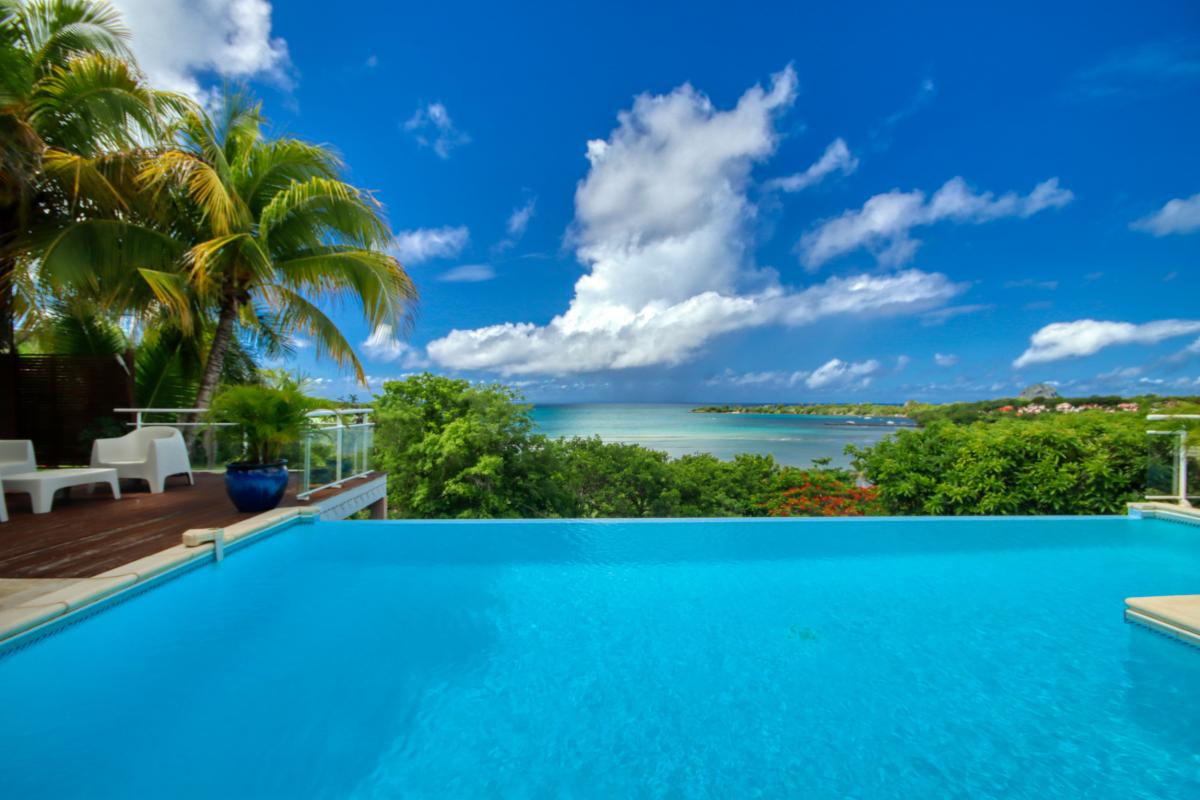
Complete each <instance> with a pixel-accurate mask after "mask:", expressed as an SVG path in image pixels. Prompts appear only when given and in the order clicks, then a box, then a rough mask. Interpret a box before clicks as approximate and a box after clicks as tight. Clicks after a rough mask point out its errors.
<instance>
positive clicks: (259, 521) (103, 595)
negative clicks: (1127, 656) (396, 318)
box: [0, 503, 1200, 657]
mask: <svg viewBox="0 0 1200 800" xmlns="http://www.w3.org/2000/svg"><path fill="white" fill-rule="evenodd" d="M325 511H327V509H324V508H322V507H321V506H319V505H317V506H305V507H289V508H277V509H273V510H271V511H267V512H264V513H262V514H258V515H257V516H254V517H251V518H250V519H247V520H243V521H241V522H238V523H235V524H233V525H230V526H228V527H226V528H193V529H190V530H187V531H185V532H184V533H183V536H182V542H181V543H180V544H178V545H175V546H174V547H170V548H168V549H166V550H161V551H159V552H157V553H154V554H153V555H149V556H145V557H143V558H140V559H137V560H135V561H132V562H130V563H128V564H123V565H121V566H119V567H116V568H114V569H110V570H107V571H105V572H102V573H100V574H99V575H96V576H92V577H88V578H77V579H74V580H72V581H71V582H70V583H69V584H67V585H66V586H61V587H59V588H56V589H54V590H51V591H48V592H46V593H44V594H39V595H35V596H32V597H29V598H27V599H25V600H23V601H22V602H20V603H18V604H16V605H14V606H9V607H0V657H3V656H4V655H6V654H8V653H9V652H12V651H13V650H16V649H20V648H22V647H24V646H26V645H27V644H29V643H31V642H33V641H36V640H37V639H40V638H42V637H43V636H47V635H49V634H51V633H53V632H54V631H56V630H58V629H59V628H61V627H64V626H66V625H69V624H72V623H73V622H75V621H77V620H78V619H80V618H82V617H84V616H90V615H91V614H94V613H98V612H99V611H101V610H103V609H104V608H107V607H109V606H111V605H114V604H116V603H118V602H121V601H122V600H124V599H126V598H128V597H131V596H133V595H135V594H140V593H141V592H143V591H145V590H147V589H149V588H151V587H152V586H154V585H157V584H158V583H161V582H163V581H166V580H169V579H171V578H173V577H176V576H177V575H179V574H182V573H184V572H187V571H189V570H191V569H195V568H197V567H199V566H202V565H204V564H208V563H212V562H214V561H220V560H221V559H222V558H223V557H224V554H225V552H226V551H231V550H235V549H238V548H239V547H241V546H244V545H247V544H250V543H251V542H253V541H257V540H259V539H262V538H266V537H267V536H270V535H274V534H275V533H278V532H280V531H282V530H285V529H287V528H290V527H292V526H293V525H295V524H298V523H313V522H316V521H317V520H318V519H322V518H323V517H324V513H323V512H325ZM1127 516H1129V517H1135V518H1150V519H1164V520H1167V521H1172V522H1182V523H1185V524H1192V525H1198V526H1200V509H1193V508H1188V507H1182V506H1177V505H1171V504H1167V503H1130V504H1129V506H1128V513H1127ZM326 518H327V517H326ZM1120 518H1121V517H1120V515H1082V516H1070V515H1044V516H1030V517H1027V516H980V517H975V516H972V517H957V516H955V517H941V516H928V517H926V516H915V517H907V516H906V517H807V518H796V517H789V518H780V517H766V518H739V521H740V522H787V521H791V522H796V521H803V520H806V519H807V520H819V521H822V522H864V521H880V522H882V521H893V522H896V521H902V522H913V523H916V522H930V521H934V520H946V521H960V520H961V521H966V520H976V521H979V520H997V521H998V520H1006V521H1014V520H1019V519H1039V520H1052V519H1066V520H1086V519H1120ZM721 520H724V521H729V518H719V519H709V518H669V519H645V518H639V519H607V518H605V519H579V520H568V519H492V520H446V519H438V520H421V519H414V520H394V521H396V522H412V523H417V524H422V525H428V524H442V525H446V524H462V523H464V522H465V523H468V524H470V523H472V522H475V523H478V522H488V523H491V524H495V523H507V524H530V523H535V524H536V523H545V524H548V523H562V522H586V523H589V524H628V523H662V522H665V521H669V522H681V523H697V522H700V523H703V522H715V521H721ZM1193 599H1194V601H1195V605H1196V610H1195V612H1194V613H1188V612H1189V611H1191V602H1190V601H1191V600H1193ZM1125 603H1126V611H1125V619H1126V620H1127V621H1129V622H1135V623H1139V624H1142V625H1144V626H1146V627H1149V628H1152V629H1154V630H1157V631H1159V632H1161V633H1166V634H1168V635H1171V636H1173V637H1175V638H1177V639H1180V640H1182V641H1185V642H1187V643H1189V644H1193V645H1195V646H1198V647H1200V595H1173V596H1165V597H1135V598H1127V599H1126V601H1125ZM1175 606H1183V608H1184V609H1185V610H1184V612H1183V613H1182V614H1180V613H1176V610H1175Z"/></svg>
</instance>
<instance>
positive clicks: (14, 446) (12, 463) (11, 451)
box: [0, 439, 37, 475]
mask: <svg viewBox="0 0 1200 800" xmlns="http://www.w3.org/2000/svg"><path fill="white" fill-rule="evenodd" d="M35 469H37V459H36V458H34V455H33V442H31V441H29V440H28V439H0V475H13V474H15V473H18V472H33V471H34V470H35Z"/></svg>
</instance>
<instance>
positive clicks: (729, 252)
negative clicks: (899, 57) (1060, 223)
mask: <svg viewBox="0 0 1200 800" xmlns="http://www.w3.org/2000/svg"><path fill="white" fill-rule="evenodd" d="M795 93H796V76H795V73H794V72H793V71H792V70H791V69H790V68H789V69H785V70H784V71H783V72H780V73H778V74H777V75H775V76H774V77H773V79H772V81H771V84H770V85H769V86H768V87H765V88H764V87H761V86H755V87H753V88H751V89H749V90H748V91H746V92H745V94H743V95H742V97H741V98H740V99H739V100H738V102H737V104H736V106H734V107H733V108H732V109H727V110H723V109H717V108H715V107H714V106H713V104H712V102H711V101H710V100H709V99H708V98H707V97H706V96H704V95H703V94H701V93H700V92H698V91H697V90H695V89H694V88H692V87H691V86H687V85H685V86H682V87H680V88H678V89H675V90H674V91H672V92H670V93H668V94H665V95H650V94H643V95H641V96H639V97H637V98H636V99H635V101H634V104H633V107H632V108H631V109H629V110H627V111H623V112H621V113H620V114H619V115H618V125H617V127H616V129H615V130H614V131H613V132H612V133H611V135H610V136H609V137H608V138H607V139H597V140H593V141H590V142H588V146H587V158H588V161H589V162H590V165H591V169H590V171H589V172H588V175H587V176H586V177H585V178H584V180H582V181H581V182H580V183H579V185H578V186H577V188H576V192H575V221H574V223H573V225H572V229H571V232H570V237H569V241H570V243H571V244H572V245H573V246H574V247H575V253H576V256H577V257H578V259H579V260H580V262H581V263H583V264H584V265H585V266H586V268H587V272H586V274H584V275H583V276H582V277H581V278H580V279H579V280H578V281H577V282H576V284H575V296H574V298H573V299H572V300H571V302H570V305H569V306H568V308H567V309H566V310H565V311H564V312H563V313H561V314H559V315H558V316H556V317H554V318H553V319H551V320H550V321H549V322H548V323H547V324H545V325H538V324H534V323H532V322H505V323H502V324H498V325H491V326H488V327H484V328H477V329H474V330H454V331H452V332H451V333H449V334H448V335H447V336H445V337H443V338H441V339H438V340H436V341H433V342H430V343H429V345H428V351H429V354H430V355H431V357H432V358H433V359H434V360H435V361H437V362H438V363H439V364H441V365H443V366H447V367H452V368H457V369H479V370H492V371H498V372H500V373H502V374H505V375H519V374H536V373H543V374H556V375H561V374H568V373H575V372H590V371H596V370H603V369H620V368H626V367H644V366H652V365H671V364H678V363H680V362H683V361H685V360H687V359H689V358H692V357H693V356H694V355H695V354H696V353H697V352H698V351H699V350H700V349H701V348H703V347H704V345H705V344H706V343H707V342H709V341H710V340H711V339H712V338H714V337H716V336H720V335H721V334H724V333H728V332H730V331H735V330H740V329H744V328H750V327H755V326H762V325H770V324H785V325H805V324H810V323H813V322H816V321H817V320H820V319H823V318H826V317H829V316H831V315H835V314H884V313H900V312H916V311H925V310H928V309H930V308H932V307H934V306H936V305H940V304H941V303H943V302H945V301H946V300H947V299H949V298H951V297H953V296H955V295H956V294H958V293H959V292H960V291H962V288H963V287H961V286H958V285H956V284H954V283H952V282H951V281H950V280H949V279H948V278H946V276H944V275H941V274H936V273H925V272H920V271H917V270H907V271H903V272H898V273H893V274H875V275H858V276H850V277H840V278H833V279H830V280H827V281H825V282H824V283H821V284H818V285H815V286H810V287H808V288H806V289H803V290H796V289H793V288H791V287H787V286H784V285H782V284H781V283H780V282H779V280H778V278H777V276H776V275H775V273H774V272H773V271H770V270H761V269H759V268H757V266H756V265H755V264H754V260H753V256H752V253H751V247H752V240H753V237H752V232H751V230H750V223H751V221H752V220H753V218H754V216H755V214H756V212H757V208H756V206H755V205H754V204H753V203H752V202H750V200H749V199H748V197H747V185H748V183H749V180H750V171H751V169H752V167H753V166H754V165H755V164H756V163H758V162H761V161H763V160H765V159H766V158H768V157H769V156H770V155H771V154H772V153H773V152H774V151H775V148H776V144H777V140H778V136H777V134H776V131H775V120H776V118H777V117H778V115H780V114H781V113H783V112H784V111H785V110H786V109H788V108H789V107H790V106H791V104H792V102H793V100H794V98H795Z"/></svg>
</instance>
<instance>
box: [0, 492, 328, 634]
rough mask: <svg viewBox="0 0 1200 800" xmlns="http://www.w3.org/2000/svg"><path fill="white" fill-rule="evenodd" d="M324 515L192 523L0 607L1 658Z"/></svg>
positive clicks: (293, 511)
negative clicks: (124, 557)
mask: <svg viewBox="0 0 1200 800" xmlns="http://www.w3.org/2000/svg"><path fill="white" fill-rule="evenodd" d="M321 514H322V509H321V508H320V507H318V506H311V507H290V508H277V509H274V510H272V511H267V512H264V513H262V514H259V515H257V516H254V517H251V518H250V519H246V520H242V521H241V522H237V523H235V524H233V525H230V526H228V527H225V528H193V529H191V530H188V531H185V532H184V533H183V537H182V538H183V541H182V543H180V544H177V545H175V546H174V547H169V548H167V549H166V550H160V551H159V552H157V553H154V554H153V555H149V556H146V557H144V558H139V559H137V560H136V561H131V562H130V563H128V564H123V565H121V566H119V567H115V568H113V569H110V570H108V571H106V572H102V573H100V574H99V575H95V576H93V577H90V578H76V579H74V580H72V581H71V582H70V583H69V584H68V585H66V586H63V587H60V588H58V589H55V590H53V591H50V592H47V593H45V594H41V595H37V596H35V597H31V598H29V599H26V600H24V601H23V602H21V603H19V604H17V605H16V606H12V607H8V608H3V609H0V657H3V656H4V655H7V654H8V653H10V652H12V651H13V650H18V649H20V648H22V647H24V646H26V645H27V644H30V643H31V642H33V641H36V640H37V639H41V638H42V637H43V636H47V635H49V634H51V633H54V632H55V631H56V630H58V629H59V628H61V627H63V626H65V625H69V624H72V623H74V622H76V621H78V620H79V619H82V618H83V617H86V616H90V615H92V614H94V613H97V612H99V611H102V610H103V609H105V608H107V607H109V606H110V605H112V604H114V603H117V602H120V601H122V600H124V599H126V598H128V597H131V596H133V595H134V594H140V593H141V592H143V591H145V590H147V589H149V588H151V587H153V586H155V585H157V584H159V583H161V582H163V581H166V580H169V579H170V578H173V577H175V576H177V575H179V574H181V573H183V572H186V571H188V570H191V569H194V568H196V567H200V566H203V565H205V564H209V563H212V562H214V561H217V560H220V558H222V557H223V556H224V553H225V552H227V551H232V550H236V549H238V548H239V547H242V546H245V545H248V544H251V543H252V542H254V541H257V540H259V539H263V538H266V537H268V536H273V535H274V534H276V533H279V532H280V531H283V530H286V529H288V528H290V527H292V526H293V525H296V524H305V523H312V522H316V521H317V519H318V518H320V517H321Z"/></svg>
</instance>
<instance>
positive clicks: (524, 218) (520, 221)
mask: <svg viewBox="0 0 1200 800" xmlns="http://www.w3.org/2000/svg"><path fill="white" fill-rule="evenodd" d="M536 207H537V198H536V197H533V198H530V200H529V202H527V203H526V204H525V205H523V206H521V207H520V208H514V209H513V212H512V213H511V214H509V216H508V224H507V228H508V235H509V236H512V237H513V238H518V239H519V238H520V237H522V236H524V235H525V229H526V228H528V227H529V220H531V219H533V212H534V209H535V208H536Z"/></svg>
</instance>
